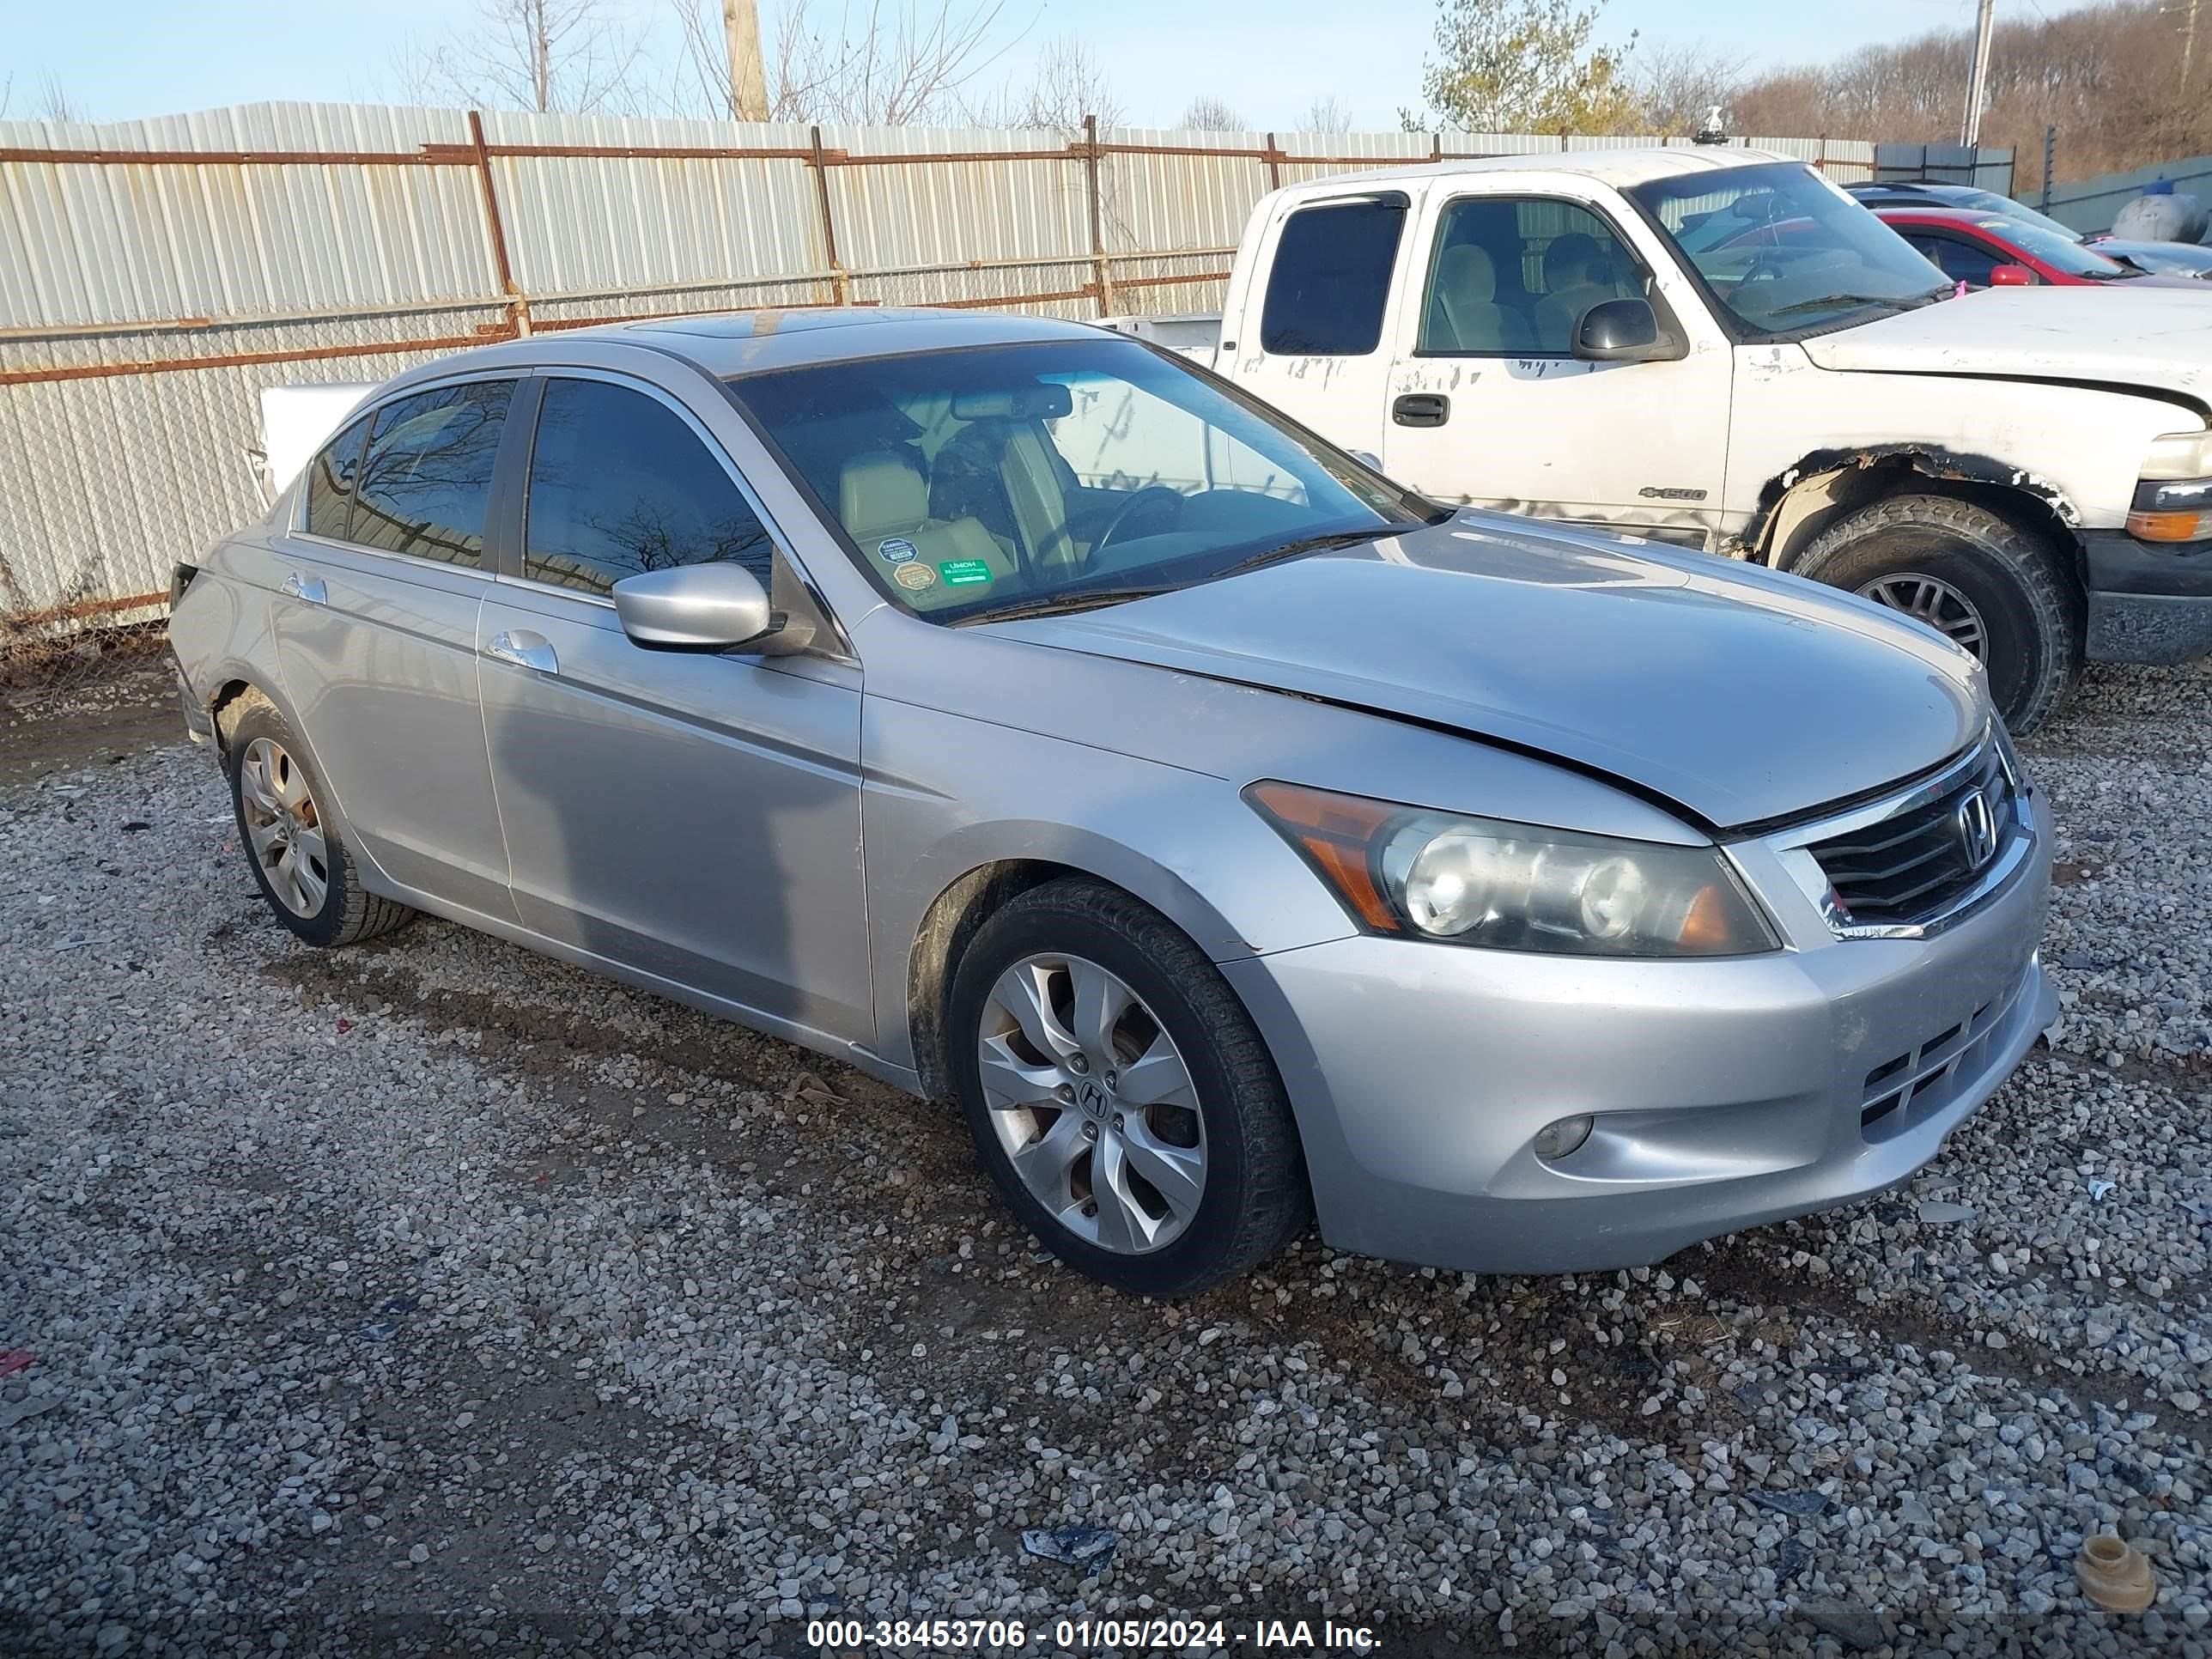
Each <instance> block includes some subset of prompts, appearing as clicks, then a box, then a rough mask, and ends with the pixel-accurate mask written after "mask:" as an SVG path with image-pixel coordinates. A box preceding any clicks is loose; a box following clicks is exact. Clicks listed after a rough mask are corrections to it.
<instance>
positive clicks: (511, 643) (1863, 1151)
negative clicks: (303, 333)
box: [170, 310, 2056, 1295]
mask: <svg viewBox="0 0 2212 1659" xmlns="http://www.w3.org/2000/svg"><path fill="white" fill-rule="evenodd" d="M170 635H171V640H172V642H173V650H174V653H175V657H176V660H177V665H178V670H179V679H180V684H181V695H182V698H183V702H184V706H185V720H186V722H187V724H188V725H189V726H190V727H191V730H192V732H193V733H194V735H195V736H197V737H198V738H202V739H203V740H204V741H208V742H210V743H212V744H214V745H215V746H216V750H217V752H218V753H219V755H220V757H221V758H222V765H223V768H224V770H225V774H226V775H227V777H228V781H229V783H230V787H231V790H232V793H233V795H234V800H235V804H236V809H237V816H238V825H239V830H240V847H241V848H242V850H243V852H244V853H245V854H246V859H247V860H248V862H249V863H250V865H251V866H252V872H253V878H254V880H255V881H256V882H257V883H258V884H259V886H260V889H261V891H262V893H263V895H264V897H265V898H266V899H267V901H268V903H269V905H270V908H271V910H272V911H273V912H274V914H275V915H276V918H277V920H278V921H281V922H282V923H283V924H284V926H286V927H289V928H290V929H291V930H292V932H293V933H295V934H297V935H298V936H299V937H300V938H301V939H305V940H307V941H308V942H309V943H311V944H314V945H346V944H350V943H354V942H356V941H358V940H361V939H368V938H369V937H371V936H373V935H375V934H378V933H384V932H386V930H388V929H390V928H392V927H394V926H396V925H397V924H398V923H400V922H401V921H404V920H405V919H406V918H407V917H408V916H409V915H411V914H413V913H414V912H416V911H428V912H431V913H433V914H435V915H441V916H445V917H448V918H450V919H452V920H453V921H459V922H462V923H465V924H466V925H468V926H470V927H479V928H482V929H483V930H484V931H486V932H488V933H495V934H497V935H499V936H501V937H502V938H505V939H512V940H514V941H516V942H517V943H520V944H522V945H528V946H530V947H531V948H532V949H534V950H538V951H544V952H546V953H547V954H549V955H551V956H555V957H561V958H563V959H565V960H567V961H568V962H572V963H580V964H582V965H584V966H586V967H588V968H591V969H597V970H599V971H600V972H603V973H605V974H608V975H613V976H615V977H617V978H618V979H622V980H625V981H629V982H630V983H632V984H634V985H637V986H641V987H646V988H647V989H650V990H653V991H655V992H659V993H661V994H665V995H667V996H670V997H672V998H675V999H678V1000H681V1001H684V1002H686V1003H690V1004H693V1005H695V1006H699V1007H702V1008H705V1009H708V1010H710V1011H712V1012H716V1013H719V1014H723V1015H726V1016H727V1017H729V1018H732V1019H735V1020H738V1021H741V1022H743V1023H744V1024H748V1025H751V1026H755V1027H757V1028H759V1029H761V1030H766V1031H769V1032H773V1033H775V1034H776V1035H778V1036H783V1037H787V1038H788V1039H790V1040H791V1041H793V1042H797V1043H799V1044H802V1045H804V1046H805V1047H807V1048H814V1049H818V1050H820V1051H822V1052H823V1053H826V1054H835V1055H837V1056H839V1057H841V1058H842V1059H845V1060H849V1061H851V1062H852V1063H853V1064H854V1065H856V1066H860V1067H862V1068H864V1069H865V1070H866V1071H868V1072H871V1073H874V1074H876V1075H877V1076H879V1077H881V1078H884V1079H889V1080H890V1081H891V1082H893V1083H895V1084H896V1085H899V1086H901V1087H902V1088H904V1089H907V1090H910V1091H914V1092H915V1093H916V1094H919V1095H922V1096H924V1097H928V1098H930V1099H933V1100H939V1101H942V1102H945V1103H947V1104H948V1105H957V1108H958V1109H959V1110H960V1111H961V1112H962V1113H963V1115H965V1117H966V1119H967V1121H968V1126H969V1130H970V1132H971V1133H973V1135H974V1137H975V1146H976V1148H977V1150H978V1152H979V1154H980V1156H981V1161H982V1163H983V1164H984V1166H985V1168H986V1169H987V1170H989V1172H990V1174H991V1176H992V1177H993V1179H994V1181H995V1182H996V1183H997V1185H998V1187H999V1188H1000V1192H1001V1193H1002V1194H1004V1196H1005V1199H1006V1203H1007V1204H1008V1205H1009V1206H1012V1210H1013V1211H1014V1212H1015V1214H1016V1215H1017V1216H1018V1217H1019V1218H1020V1219H1021V1221H1022V1223H1023V1224H1024V1225H1026V1226H1027V1227H1029V1228H1030V1229H1031V1230H1032V1231H1034V1232H1035V1233H1036V1235H1037V1236H1038V1237H1041V1238H1042V1239H1043V1240H1044V1241H1046V1243H1048V1244H1049V1245H1050V1247H1051V1248H1052V1249H1054V1250H1055V1251H1057V1252H1058V1253H1059V1254H1060V1255H1061V1256H1062V1257H1063V1258H1064V1259H1066V1261H1069V1262H1070V1263H1072V1264H1073V1265H1074V1266H1076V1267H1079V1268H1081V1269H1082V1270H1083V1271H1085V1273H1091V1274H1092V1275H1094V1276H1096V1277H1097V1278H1098V1279H1103V1280H1104V1281H1106V1282H1107V1283H1109V1284H1110V1285H1116V1286H1119V1287H1121V1288H1122V1289H1125V1290H1127V1291H1140V1292H1148V1293H1157V1294H1164V1295H1173V1294H1178V1293H1183V1292H1188V1291H1194V1290H1196V1289H1198V1288H1200V1287H1201V1286H1203V1285H1208V1284H1211V1283H1212V1282H1215V1281H1217V1280H1218V1279H1222V1278H1224V1277H1225V1276H1227V1275H1230V1274H1233V1273H1237V1272H1239V1271H1241V1270H1243V1269H1245V1268H1248V1267H1251V1266H1253V1265H1254V1264H1255V1263H1256V1262H1259V1261H1263V1260H1264V1259H1266V1258H1267V1256H1268V1255H1269V1254H1270V1253H1271V1252H1273V1251H1274V1250H1276V1249H1279V1248H1280V1247H1281V1246H1282V1245H1283V1244H1284V1243H1285V1242H1286V1241H1288V1240H1290V1239H1291V1238H1292V1237H1295V1236H1297V1234H1298V1233H1299V1232H1300V1231H1302V1230H1303V1229H1304V1228H1305V1227H1306V1226H1307V1225H1309V1222H1310V1219H1311V1218H1316V1217H1317V1218H1318V1220H1319V1224H1320V1228H1321V1232H1322V1237H1323V1238H1324V1239H1325V1240H1327V1241H1328V1243H1331V1244H1333V1245H1335V1246H1338V1247H1340V1248H1342V1249H1349V1250H1357V1251H1362V1252H1366V1253H1370V1254H1373V1255H1383V1256H1389V1257H1395V1258H1398V1259H1401V1260H1405V1261H1416V1262H1423V1263H1429V1264H1433V1265H1437V1266H1440V1267H1451V1268H1462V1269H1474V1270H1483V1271H1492V1272H1513V1273H1522V1272H1538V1273H1542V1272H1555V1271H1565V1270H1578V1269H1586V1268H1607V1267H1622V1266H1628V1265H1633V1264H1639V1263H1644V1262H1650V1261H1656V1260H1658V1259H1659V1258H1661V1257H1663V1256H1666V1255H1668V1254H1670V1253H1671V1252H1673V1251H1675V1250H1678V1249H1681V1248H1682V1247H1683V1246H1685V1245H1686V1244H1689V1243H1692V1242H1694V1241H1696V1240H1699V1239H1702V1238H1705V1237H1711V1236H1712V1235H1714V1234H1717V1233H1721V1232H1724V1231H1730V1230H1732V1229H1735V1228H1740V1227H1743V1226H1746V1225H1753V1224H1756V1223H1760V1222H1766V1221H1771V1220H1775V1219H1777V1218H1782V1217H1786V1216H1793V1215H1798V1214H1802V1213H1804V1212H1808V1211H1813V1210H1816V1209H1820V1208H1821V1207H1824V1206H1830V1205H1834V1204H1838V1203H1841V1202H1843V1201H1844V1200H1850V1199H1851V1198H1854V1197H1857V1196H1858V1195H1860V1194H1867V1193H1870V1192H1874V1191H1876V1190H1878V1189H1881V1188H1887V1187H1889V1186H1892V1185H1893V1184H1895V1183H1896V1182H1900V1181H1902V1180H1904V1179H1905V1177H1906V1176H1909V1175H1910V1174H1911V1172H1912V1171H1913V1170H1915V1169H1917V1167H1918V1166H1919V1165H1921V1164H1923V1163H1924V1162H1925V1161H1926V1160H1927V1159H1928V1158H1930V1157H1931V1156H1932V1155H1933V1154H1934V1153H1935V1152H1936V1149H1937V1148H1938V1147H1939V1146H1941V1145H1942V1141H1943V1139H1944V1137H1945V1136H1946V1135H1948V1134H1949V1133H1950V1132H1951V1131H1952V1130H1954V1128H1956V1127H1958V1126H1959V1124H1960V1121H1962V1120H1963V1119H1965V1118H1966V1115H1968V1114H1969V1113H1971V1112H1972V1110H1973V1109H1975V1108H1976V1107H1977V1106H1978V1104H1980V1103H1981V1102H1982V1101H1983V1100H1984V1099H1985V1098H1987V1097H1988V1096H1989V1095H1990V1092H1991V1091H1993V1090H1995V1089H1996V1087H1997V1085H1999V1084H2000V1083H2001V1082H2002V1081H2003V1079H2005V1077H2006V1076H2007V1074H2008V1073H2010V1071H2011V1070H2012V1068H2013V1067H2014V1066H2015V1065H2016V1064H2017V1063H2018V1062H2019V1060H2021V1055H2022V1054H2024V1053H2025V1052H2026V1051H2027V1048H2029V1046H2030V1045H2031V1043H2033V1041H2034V1040H2035V1037H2036V1036H2037V1034H2038V1033H2039V1031H2041V1030H2043V1028H2044V1027H2045V1025H2046V1024H2048V1023H2049V1022H2050V1020H2051V1018H2052V1016H2053V1014H2054V1012H2055V1006H2056V1005H2055V999H2054V996H2053V994H2052V992H2051V988H2050V987H2049V986H2048V985H2047V984H2046V982H2045V978H2044V975H2043V973H2042V970H2041V969H2040V967H2039V962H2038V957H2037V943H2038V939H2039V936H2040V934H2041V932H2042V927H2043V920H2044V907H2045V890H2046V886H2047V883H2048V878H2049V867H2050V848H2051V836H2050V827H2049V823H2048V821H2047V818H2046V816H2045V806H2044V804H2043V803H2042V801H2041V800H2040V799H2039V798H2038V796H2037V795H2036V793H2034V792H2033V789H2032V788H2031V787H2029V784H2028V782H2027V779H2026V778H2025V777H2024V776H2023V775H2022V773H2021V766H2020V763H2019V760H2018V759H2017V757H2015V753H2014V751H2013V749H2012V746H2011V744H2010V743H2009V741H2008V738H2006V736H2005V733H2004V732H2003V730H2002V727H2001V726H1999V724H1998V722H1997V721H1996V719H1995V718H1994V717H1993V716H1992V715H1991V713H1990V703H1989V698H1988V696H1987V694H1986V692H1985V690H1984V685H1983V682H1982V677H1981V672H1980V670H1979V669H1978V666H1977V665H1976V664H1975V662H1974V660H1973V659H1972V658H1971V657H1970V656H1968V655H1967V654H1966V653H1965V652H1963V651H1961V650H1960V649H1958V648H1957V647H1955V646H1954V645H1952V644H1950V643H1948V641H1944V640H1942V639H1941V638H1939V637H1937V636H1936V635H1934V634H1933V633H1931V632H1929V631H1928V630H1926V629H1922V628H1920V627H1919V626H1917V624H1914V623H1910V622H1907V621H1904V620H1902V619H1900V618H1899V617H1896V616H1894V615H1893V614H1892V613H1890V612H1888V611H1882V610H1880V609H1878V608H1876V607H1875V606H1874V605H1869V604H1867V603H1865V602H1863V601H1861V600H1858V599H1853V598H1851V597H1850V596H1848V595H1845V594H1842V593H1839V592H1836V591H1834V590H1833V589H1830V588H1826V587H1820V586H1814V584H1812V583H1810V582H1806V581H1801V580H1797V579H1796V578H1794V577H1790V576H1786V575H1779V574H1771V573H1768V572H1765V571H1762V570H1758V569H1751V568H1742V567H1740V566H1736V565H1732V564H1729V563H1728V562H1723V561H1721V560H1718V559H1715V558H1712V557H1710V556H1705V555H1703V554H1699V553H1692V552H1683V551H1677V550H1671V549H1668V548H1665V547H1662V546H1656V545H1648V544H1643V543H1639V542H1636V541H1632V540H1628V539H1624V538H1609V537H1605V536H1601V535H1595V534H1589V533H1583V532H1567V531H1564V530H1554V529H1547V528H1545V527H1543V526H1540V525H1537V524H1534V523H1531V522H1529V521H1528V520H1522V519H1517V518H1516V519H1507V518H1503V517H1496V516H1492V515H1490V514H1486V513H1474V512H1465V511H1458V510H1454V509H1451V508H1448V507H1439V506H1437V505H1436V504H1435V503H1432V502H1431V501H1425V500H1423V499H1421V498H1419V497H1418V496H1415V495H1412V494H1410V493H1408V492H1407V491H1406V490H1404V489H1400V488H1399V487H1397V486H1396V485H1395V484H1393V483H1389V481H1388V480H1387V479H1385V478H1384V477H1381V476H1380V475H1378V474H1377V473H1376V471H1373V470H1372V469H1371V468H1370V467H1369V466H1367V465H1363V464H1362V463H1361V462H1360V461H1359V460H1358V459H1354V458H1352V457H1351V456H1349V455H1346V454H1345V453H1342V452H1340V451H1339V450H1336V449H1334V448H1332V447H1329V446H1328V444H1326V443H1324V442H1323V441H1321V440H1320V439H1318V438H1316V437H1315V436H1314V435H1312V434H1311V433H1309V432H1306V431H1304V430H1303V429H1301V428H1298V427H1297V426H1295V425H1294V424H1292V423H1291V422H1289V421H1288V420H1286V419H1285V417H1284V416H1280V415H1279V414H1277V413H1275V412H1274V411H1273V410H1270V409H1268V408H1267V407H1266V406H1265V405H1263V404H1259V403H1256V402H1255V401H1253V400H1251V399H1250V398H1246V397H1244V396H1243V395H1242V394H1240V393H1239V392H1237V391H1235V390H1233V389H1232V388H1231V387H1230V386H1226V385H1225V384H1224V383H1222V382H1221V381H1218V380H1215V379H1213V378H1212V376H1210V375H1208V374H1205V373H1203V372H1202V371H1200V370H1197V369H1194V368H1191V367H1190V366H1188V364H1186V363H1184V362H1181V361H1180V360H1178V359H1176V358H1174V357H1171V356H1166V355H1164V354H1163V353H1160V352H1158V351H1156V350H1155V349H1152V348H1151V347H1149V346H1147V345H1145V344H1143V343H1139V342H1137V341H1134V340H1131V339H1127V338H1125V337H1120V336H1115V335H1109V334H1106V333H1103V332H1101V331H1096V330H1093V329H1090V328H1086V327H1084V326H1080V325H1073V324H1063V323H1054V322H1048V321H1041V320H1035V319H1020V318H1010V317H986V316H976V315H962V314H955V313H931V312H916V311H890V310H884V311H863V310H845V311H812V312H793V313H760V314H757V315H753V316H746V317H710V318H705V319H681V320H669V321H663V322H656V323H652V324H646V325H627V326H612V327H606V328H600V329H594V330H590V331H579V332H570V333H560V334H555V335H551V336H550V337H549V336H539V337H535V338H531V339H526V340H523V341H520V342H516V343H509V344H503V345H498V346H493V347H489V348H485V349H480V350H476V351H471V352H465V353H463V354H462V355H460V356H455V357H451V358H448V359H446V360H444V361H442V362H436V363H434V364H431V365H428V366H427V367H424V368H418V369H416V370H413V371H411V372H410V373H408V374H403V375H401V376H400V377H399V378H398V379H397V380H392V382H390V383H389V384H388V385H386V386H383V387H381V388H380V389H379V390H378V391H377V392H374V394H372V396H371V397H370V398H368V400H367V401H366V402H365V403H364V404H363V405H362V409H361V410H360V412H359V413H358V415H357V416H355V417H353V418H352V419H351V420H350V421H349V423H348V424H347V425H346V426H345V427H344V428H343V430H342V431H340V432H339V434H338V435H337V437H335V438H334V439H332V440H331V441H330V443H329V444H328V446H327V447H325V449H324V450H323V451H322V453H320V455H319V456H318V457H317V458H316V459H315V460H314V461H313V463H312V465H310V466H309V467H308V468H307V471H306V472H305V473H304V474H303V475H302V476H301V478H300V479H299V480H298V482H297V483H295V484H294V485H293V486H292V487H291V488H290V489H289V490H288V491H287V493H286V494H285V495H283V498H282V499H281V500H280V501H278V502H277V503H276V507H275V508H274V509H273V511H272V512H271V513H270V515H269V516H268V518H267V519H266V520H264V522H262V523H260V524H258V525H256V526H252V528H251V529H248V530H246V531H243V532H240V533H239V534H237V535H235V536H233V537H231V538H228V539H226V540H224V541H222V542H221V543H219V544H217V545H216V546H215V547H214V548H212V549H211V550H209V551H208V552H207V553H206V554H204V556H202V558H201V559H200V561H199V562H197V564H191V565H184V566H180V567H179V570H178V572H177V576H176V584H175V605H174V614H173V620H172V623H171V627H170ZM855 1196H856V1198H858V1197H859V1196H860V1195H859V1194H855Z"/></svg>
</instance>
